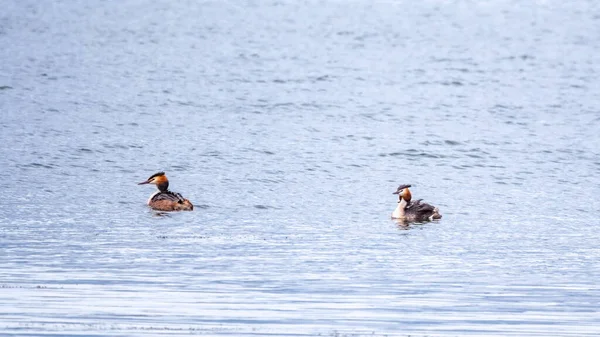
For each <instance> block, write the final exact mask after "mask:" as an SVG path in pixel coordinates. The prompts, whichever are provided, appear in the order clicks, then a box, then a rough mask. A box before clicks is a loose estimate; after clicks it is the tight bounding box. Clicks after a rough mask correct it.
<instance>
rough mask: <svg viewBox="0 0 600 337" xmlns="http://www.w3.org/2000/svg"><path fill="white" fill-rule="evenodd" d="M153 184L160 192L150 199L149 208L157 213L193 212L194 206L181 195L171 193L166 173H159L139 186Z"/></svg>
mask: <svg viewBox="0 0 600 337" xmlns="http://www.w3.org/2000/svg"><path fill="white" fill-rule="evenodd" d="M144 184H153V185H156V188H158V191H157V192H156V193H154V194H153V195H152V196H150V199H148V206H150V207H151V208H152V209H154V210H157V211H166V212H169V211H191V210H193V209H194V205H192V203H191V202H190V201H189V200H188V199H185V198H184V197H183V196H181V194H179V193H176V192H171V191H169V179H167V176H166V175H165V173H164V172H158V173H155V174H153V175H151V176H150V178H148V179H147V180H146V181H142V182H141V183H139V184H138V185H144Z"/></svg>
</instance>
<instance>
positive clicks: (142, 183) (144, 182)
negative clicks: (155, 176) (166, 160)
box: [138, 180, 150, 185]
mask: <svg viewBox="0 0 600 337" xmlns="http://www.w3.org/2000/svg"><path fill="white" fill-rule="evenodd" d="M145 184H150V182H149V181H148V180H146V181H142V182H141V183H138V185H145Z"/></svg>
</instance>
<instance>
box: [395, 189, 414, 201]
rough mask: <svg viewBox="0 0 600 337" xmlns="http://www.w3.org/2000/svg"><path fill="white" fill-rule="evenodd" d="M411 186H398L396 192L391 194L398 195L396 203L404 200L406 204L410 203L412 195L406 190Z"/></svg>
mask: <svg viewBox="0 0 600 337" xmlns="http://www.w3.org/2000/svg"><path fill="white" fill-rule="evenodd" d="M410 186H411V185H400V186H398V189H397V190H396V192H394V193H392V194H398V202H400V201H402V199H404V200H405V201H406V202H407V203H408V202H410V199H411V198H412V195H411V194H410V190H409V189H408V188H409V187H410Z"/></svg>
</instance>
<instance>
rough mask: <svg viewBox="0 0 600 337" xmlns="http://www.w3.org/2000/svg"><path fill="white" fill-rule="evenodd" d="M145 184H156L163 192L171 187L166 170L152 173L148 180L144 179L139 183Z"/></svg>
mask: <svg viewBox="0 0 600 337" xmlns="http://www.w3.org/2000/svg"><path fill="white" fill-rule="evenodd" d="M144 184H154V185H156V187H157V188H158V189H159V190H160V191H162V192H164V191H166V190H168V189H169V179H167V176H166V175H165V173H164V172H158V173H155V174H153V175H151V176H150V178H148V180H146V181H142V182H141V183H139V184H138V185H144Z"/></svg>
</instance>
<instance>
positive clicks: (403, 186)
mask: <svg viewBox="0 0 600 337" xmlns="http://www.w3.org/2000/svg"><path fill="white" fill-rule="evenodd" d="M410 186H411V185H408V184H404V185H400V186H398V189H397V190H396V192H394V193H393V194H399V193H400V191H402V190H403V189H405V188H409V187H410Z"/></svg>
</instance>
